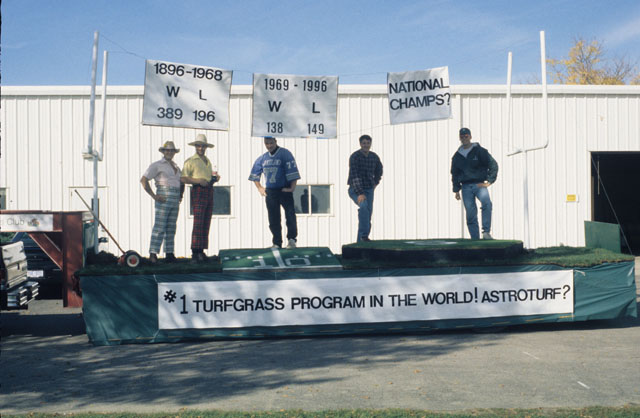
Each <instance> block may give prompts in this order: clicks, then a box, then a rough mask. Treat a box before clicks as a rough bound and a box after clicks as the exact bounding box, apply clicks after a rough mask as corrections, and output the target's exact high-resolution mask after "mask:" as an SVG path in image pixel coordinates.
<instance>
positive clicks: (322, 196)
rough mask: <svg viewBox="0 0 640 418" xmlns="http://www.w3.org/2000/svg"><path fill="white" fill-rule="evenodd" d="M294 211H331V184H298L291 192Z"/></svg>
mask: <svg viewBox="0 0 640 418" xmlns="http://www.w3.org/2000/svg"><path fill="white" fill-rule="evenodd" d="M293 202H294V205H295V209H296V213H301V214H307V215H315V214H325V213H331V186H330V185H328V184H327V185H310V184H300V185H298V186H297V187H296V189H295V191H294V192H293Z"/></svg>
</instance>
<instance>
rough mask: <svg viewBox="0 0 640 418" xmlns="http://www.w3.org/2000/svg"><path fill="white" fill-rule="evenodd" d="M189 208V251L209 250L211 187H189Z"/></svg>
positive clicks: (211, 207)
mask: <svg viewBox="0 0 640 418" xmlns="http://www.w3.org/2000/svg"><path fill="white" fill-rule="evenodd" d="M191 207H192V208H193V231H192V232H191V250H198V251H199V250H205V249H207V248H209V228H210V227H211V215H212V214H213V187H211V186H204V187H203V186H198V185H193V186H191Z"/></svg>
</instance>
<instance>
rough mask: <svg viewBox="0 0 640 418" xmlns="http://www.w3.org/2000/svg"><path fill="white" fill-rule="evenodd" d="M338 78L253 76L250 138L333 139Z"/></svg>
mask: <svg viewBox="0 0 640 418" xmlns="http://www.w3.org/2000/svg"><path fill="white" fill-rule="evenodd" d="M337 109H338V77H334V76H300V75H286V74H257V73H256V74H253V128H252V135H253V136H273V137H307V138H308V137H314V138H335V137H336V136H337V128H336V126H337V122H336V121H337Z"/></svg>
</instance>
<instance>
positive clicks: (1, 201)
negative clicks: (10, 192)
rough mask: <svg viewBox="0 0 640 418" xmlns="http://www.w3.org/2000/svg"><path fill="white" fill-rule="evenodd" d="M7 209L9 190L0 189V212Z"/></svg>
mask: <svg viewBox="0 0 640 418" xmlns="http://www.w3.org/2000/svg"><path fill="white" fill-rule="evenodd" d="M6 208H7V188H6V187H0V210H5V209H6Z"/></svg>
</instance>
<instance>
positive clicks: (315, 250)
mask: <svg viewBox="0 0 640 418" xmlns="http://www.w3.org/2000/svg"><path fill="white" fill-rule="evenodd" d="M219 257H220V262H221V263H222V271H237V270H244V271H253V270H255V271H260V270H316V269H317V270H335V269H338V270H339V269H341V268H342V266H341V265H340V262H339V261H338V259H337V258H336V257H335V256H334V255H333V253H332V252H331V250H330V249H329V248H327V247H304V248H295V249H291V250H288V249H284V248H281V249H271V248H266V249H265V248H249V249H231V250H221V251H220V254H219Z"/></svg>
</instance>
